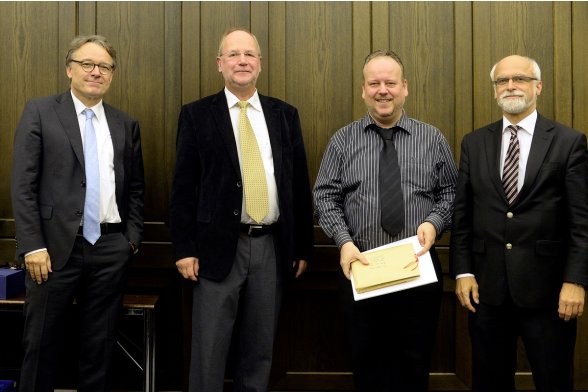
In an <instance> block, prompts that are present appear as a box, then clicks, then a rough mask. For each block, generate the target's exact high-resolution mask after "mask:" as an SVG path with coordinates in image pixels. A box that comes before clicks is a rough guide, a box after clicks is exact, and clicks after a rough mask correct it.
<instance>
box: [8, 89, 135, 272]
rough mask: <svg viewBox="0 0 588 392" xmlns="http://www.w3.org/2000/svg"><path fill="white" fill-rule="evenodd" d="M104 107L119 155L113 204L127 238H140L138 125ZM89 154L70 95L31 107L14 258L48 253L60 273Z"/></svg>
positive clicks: (20, 142)
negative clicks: (37, 250) (35, 252)
mask: <svg viewBox="0 0 588 392" xmlns="http://www.w3.org/2000/svg"><path fill="white" fill-rule="evenodd" d="M103 105H104V112H105V114H106V118H107V121H108V127H109V129H110V134H111V137H112V144H113V148H114V174H115V186H116V203H117V206H118V211H119V214H120V217H121V220H122V222H121V223H122V225H123V233H124V234H125V236H126V237H127V238H128V239H129V241H132V242H134V243H135V244H139V243H140V241H141V238H142V233H143V191H144V181H143V159H142V153H141V141H140V131H139V124H138V123H137V121H135V120H134V119H132V118H130V117H129V116H127V115H126V114H124V113H123V112H121V111H119V110H117V109H115V108H113V107H112V106H109V105H108V104H106V103H103ZM85 183H86V182H85V170H84V150H83V146H82V138H81V134H80V126H79V123H78V119H77V116H76V113H75V107H74V104H73V100H72V97H71V92H70V91H67V92H65V93H63V94H60V95H56V96H51V97H45V98H40V99H36V100H32V101H29V102H27V104H26V105H25V108H24V111H23V114H22V116H21V119H20V122H19V124H18V127H17V129H16V135H15V139H14V157H13V168H12V186H11V193H12V206H13V210H14V219H15V223H16V239H17V255H18V256H19V257H22V256H23V255H24V254H25V253H27V252H30V251H33V250H36V249H41V248H47V249H48V252H49V256H50V257H51V264H52V268H53V269H55V270H59V269H61V268H63V266H64V265H65V264H66V262H67V260H68V258H69V255H70V253H71V251H72V248H73V245H74V241H75V237H76V233H77V231H78V228H79V226H80V222H81V219H82V216H83V210H84V200H85V195H86V188H85Z"/></svg>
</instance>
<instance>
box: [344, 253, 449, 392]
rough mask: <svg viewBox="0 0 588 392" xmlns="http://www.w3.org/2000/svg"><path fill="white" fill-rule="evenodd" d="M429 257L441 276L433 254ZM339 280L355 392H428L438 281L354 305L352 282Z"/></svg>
mask: <svg viewBox="0 0 588 392" xmlns="http://www.w3.org/2000/svg"><path fill="white" fill-rule="evenodd" d="M431 256H432V258H433V263H434V264H435V267H436V271H437V276H438V277H440V276H441V274H440V264H439V260H438V258H437V254H436V253H435V251H434V250H433V251H432V252H431ZM342 276H343V275H342ZM343 279H344V282H343V293H344V298H343V306H344V313H346V315H347V317H348V319H349V327H350V331H349V332H350V337H351V351H352V362H353V377H354V384H355V390H356V391H359V392H392V391H394V392H417V391H418V392H424V391H426V390H427V388H428V381H429V369H430V363H431V352H432V349H433V343H434V338H435V333H436V330H437V323H438V318H439V309H440V306H441V296H442V283H441V281H440V282H437V283H433V284H429V285H425V286H421V287H416V288H413V289H409V290H405V291H400V292H397V293H392V294H386V295H383V296H380V297H374V298H369V299H364V300H361V301H357V302H354V301H353V293H352V291H351V290H352V289H351V284H350V282H349V281H348V280H347V279H346V278H345V277H343Z"/></svg>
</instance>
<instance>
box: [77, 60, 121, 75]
mask: <svg viewBox="0 0 588 392" xmlns="http://www.w3.org/2000/svg"><path fill="white" fill-rule="evenodd" d="M71 61H73V62H74V63H78V64H79V65H80V66H81V67H82V69H83V70H84V71H85V72H88V73H90V72H92V71H93V70H94V68H95V67H98V71H100V74H101V75H110V74H111V73H112V71H114V66H112V65H109V64H94V63H92V62H90V61H78V60H71Z"/></svg>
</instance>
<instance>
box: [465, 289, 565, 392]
mask: <svg viewBox="0 0 588 392" xmlns="http://www.w3.org/2000/svg"><path fill="white" fill-rule="evenodd" d="M470 335H471V339H472V355H473V363H472V365H473V369H472V370H473V390H474V391H477V392H496V391H501V392H511V391H514V390H515V380H514V375H515V371H516V361H517V354H516V352H517V339H518V337H519V336H520V337H521V338H522V341H523V344H524V346H525V351H526V353H527V358H528V360H529V364H530V365H531V370H532V372H533V381H534V382H535V388H536V390H537V392H570V391H572V389H573V383H572V365H573V357H574V345H575V340H576V320H572V321H568V322H565V321H562V320H560V319H559V317H558V313H557V303H553V304H552V306H550V307H546V308H542V309H522V308H519V307H517V306H515V305H514V304H513V303H512V301H510V300H507V301H506V302H505V303H504V304H502V305H500V306H492V305H487V304H484V303H481V304H480V305H479V306H478V307H477V311H476V313H470Z"/></svg>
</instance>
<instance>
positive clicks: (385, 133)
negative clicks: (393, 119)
mask: <svg viewBox="0 0 588 392" xmlns="http://www.w3.org/2000/svg"><path fill="white" fill-rule="evenodd" d="M372 129H374V130H375V131H376V132H378V134H379V135H380V136H381V137H382V139H384V140H392V138H393V137H394V134H395V133H396V131H397V130H399V129H400V127H398V126H393V127H392V128H382V127H379V126H377V125H376V124H372Z"/></svg>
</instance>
